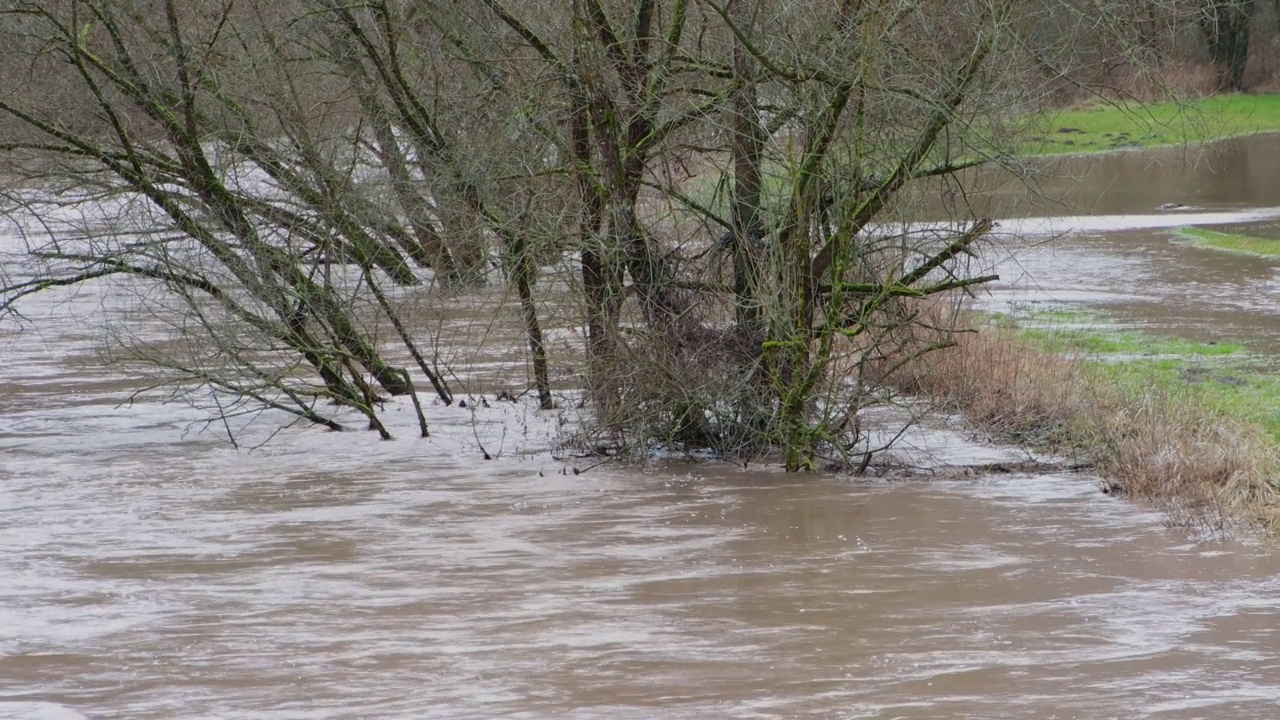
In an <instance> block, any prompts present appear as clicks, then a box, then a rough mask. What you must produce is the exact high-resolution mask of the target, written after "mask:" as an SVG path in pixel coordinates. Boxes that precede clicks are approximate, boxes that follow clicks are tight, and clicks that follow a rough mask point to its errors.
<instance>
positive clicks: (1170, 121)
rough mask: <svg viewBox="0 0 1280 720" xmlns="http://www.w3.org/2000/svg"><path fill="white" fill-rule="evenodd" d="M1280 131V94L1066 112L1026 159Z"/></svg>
mask: <svg viewBox="0 0 1280 720" xmlns="http://www.w3.org/2000/svg"><path fill="white" fill-rule="evenodd" d="M1270 131H1280V94H1277V95H1216V96H1212V97H1206V98H1201V99H1199V100H1190V101H1186V102H1162V103H1153V104H1149V105H1138V104H1131V105H1127V106H1117V105H1098V106H1095V107H1090V108H1086V109H1081V110H1066V111H1062V112H1058V113H1053V114H1051V115H1047V116H1046V117H1045V122H1044V123H1043V124H1042V125H1041V126H1040V127H1039V128H1038V129H1037V130H1036V131H1035V132H1034V134H1032V135H1031V136H1030V137H1029V138H1028V139H1027V141H1026V142H1024V143H1023V144H1022V151H1023V154H1025V155H1059V154H1067V153H1089V152H1102V151H1107V150H1122V149H1127V148H1146V147H1155V146H1158V145H1181V144H1183V143H1201V142H1208V141H1210V140H1219V139H1222V138H1227V137H1234V136H1237V135H1251V134H1254V133H1260V132H1270Z"/></svg>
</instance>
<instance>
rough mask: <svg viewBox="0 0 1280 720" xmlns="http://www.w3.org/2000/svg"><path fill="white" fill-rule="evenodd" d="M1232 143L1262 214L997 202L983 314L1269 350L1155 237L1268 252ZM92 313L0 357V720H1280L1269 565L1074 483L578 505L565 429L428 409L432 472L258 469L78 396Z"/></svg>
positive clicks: (609, 489) (944, 453)
mask: <svg viewBox="0 0 1280 720" xmlns="http://www.w3.org/2000/svg"><path fill="white" fill-rule="evenodd" d="M1237 146H1239V147H1241V148H1243V149H1242V150H1240V151H1239V152H1236V151H1234V150H1233V151H1230V152H1228V151H1222V154H1221V155H1217V156H1214V157H1213V158H1212V162H1213V165H1212V166H1211V167H1212V168H1215V169H1214V171H1213V172H1215V173H1222V174H1231V173H1232V172H1237V173H1246V174H1247V173H1255V175H1251V176H1250V177H1252V178H1253V179H1252V180H1249V181H1248V182H1241V181H1240V180H1239V178H1238V177H1235V176H1232V177H1231V178H1224V179H1222V181H1221V185H1216V184H1213V183H1214V182H1216V181H1215V180H1214V178H1217V177H1218V175H1212V174H1211V175H1208V176H1205V175H1203V173H1205V172H1208V171H1207V170H1206V169H1205V168H1207V167H1210V166H1209V165H1206V164H1204V163H1208V162H1209V160H1205V159H1201V160H1199V161H1196V162H1188V163H1186V164H1183V165H1177V166H1168V165H1160V166H1159V167H1173V169H1171V170H1168V171H1167V172H1162V173H1157V174H1155V175H1154V176H1153V175H1150V174H1148V173H1146V172H1140V171H1141V170H1142V169H1143V168H1150V167H1152V165H1151V163H1152V162H1155V161H1157V160H1158V161H1159V162H1164V163H1173V162H1175V161H1176V160H1177V156H1176V155H1170V156H1168V158H1166V156H1165V155H1162V154H1160V153H1151V154H1137V153H1132V154H1125V155H1117V156H1111V157H1108V158H1103V159H1095V160H1094V161H1091V162H1096V163H1097V164H1096V165H1088V164H1084V165H1072V166H1071V168H1069V169H1070V170H1071V171H1072V172H1073V173H1077V174H1078V173H1084V170H1082V169H1081V168H1088V169H1089V173H1095V174H1094V175H1089V174H1087V173H1086V175H1085V179H1086V182H1088V183H1093V185H1091V186H1090V187H1092V188H1094V189H1095V190H1097V191H1098V192H1099V196H1100V197H1102V198H1104V200H1102V201H1101V202H1100V203H1093V204H1092V205H1086V203H1084V202H1083V200H1082V198H1084V199H1087V197H1088V192H1089V190H1088V188H1084V189H1079V188H1078V186H1072V187H1077V190H1074V191H1073V192H1078V193H1083V194H1082V195H1079V196H1077V197H1076V199H1075V200H1073V201H1072V202H1073V203H1075V205H1074V206H1073V209H1072V211H1071V213H1069V214H1070V215H1072V216H1073V217H1064V216H1065V215H1067V214H1068V213H1064V212H1063V211H1062V209H1061V208H1058V209H1057V210H1054V211H1053V213H1056V215H1054V217H1056V219H1055V220H1053V221H1052V222H1049V221H1042V220H1027V219H1025V218H1026V217H1027V216H1031V217H1033V218H1044V217H1049V216H1050V215H1051V213H1048V212H1045V211H1044V208H1043V207H1042V206H1026V207H1025V208H1024V209H1019V208H1020V207H1022V206H1019V205H1017V203H1020V202H1022V200H1019V199H1018V196H1017V195H1016V194H1015V193H1014V192H1013V191H1008V192H1007V193H1006V191H1005V190H1003V189H1002V188H996V189H995V191H994V192H993V193H992V196H991V197H992V198H993V200H992V202H995V203H997V207H999V205H998V204H999V203H1013V204H1011V205H1006V206H1004V207H1008V208H1010V212H1009V213H1008V216H1013V217H1019V216H1020V217H1023V218H1024V219H1021V220H1007V221H1005V223H1004V224H1003V225H1002V228H1004V230H1005V231H1006V232H1007V233H1008V234H1009V235H1010V236H1012V235H1014V234H1015V233H1014V230H1015V229H1017V230H1020V231H1021V230H1025V231H1026V232H1019V233H1018V234H1019V235H1020V236H1022V235H1026V236H1030V237H1031V244H1032V247H1029V248H1028V247H1020V248H1019V254H1018V260H1017V262H1016V263H1015V262H1014V261H1012V260H1006V259H1003V256H1001V255H1000V253H1001V252H1003V251H1004V250H1006V249H1008V250H1010V251H1011V250H1012V248H1013V240H1009V241H1008V242H1009V245H1008V248H1005V247H1003V246H1000V245H997V246H995V248H994V253H995V255H994V258H995V259H994V262H999V263H1000V264H1001V268H1002V273H1003V274H1004V275H1005V278H1006V279H1005V281H1004V282H1003V284H1002V285H1001V286H1000V287H999V288H997V289H996V291H995V292H994V293H993V295H992V299H991V300H990V302H991V303H993V304H996V303H1001V302H1005V303H1008V302H1014V303H1025V302H1032V301H1037V300H1039V301H1048V302H1055V303H1063V302H1066V303H1070V302H1081V303H1086V304H1088V303H1092V304H1098V305H1106V306H1107V307H1110V308H1113V309H1115V310H1116V311H1118V312H1119V311H1123V312H1129V313H1131V316H1132V318H1134V320H1135V322H1136V321H1140V320H1141V321H1145V322H1156V323H1165V324H1167V325H1168V326H1170V327H1175V326H1176V327H1178V328H1182V329H1184V330H1186V331H1187V332H1189V333H1199V332H1204V333H1214V332H1228V331H1230V330H1238V331H1240V332H1246V331H1247V332H1248V333H1249V334H1250V337H1253V338H1255V339H1256V341H1257V342H1258V343H1260V344H1261V346H1262V347H1263V348H1265V347H1270V346H1269V345H1267V343H1269V342H1272V341H1271V340H1270V339H1269V338H1272V337H1280V332H1277V331H1276V330H1275V329H1274V328H1273V327H1272V325H1273V321H1275V320H1276V317H1277V316H1276V311H1275V309H1274V308H1272V307H1271V306H1270V303H1271V302H1272V300H1273V299H1274V294H1275V292H1276V291H1277V290H1280V286H1277V284H1276V283H1277V276H1276V271H1277V268H1280V265H1276V264H1273V263H1270V262H1267V261H1259V260H1253V259H1239V258H1233V257H1230V256H1222V255H1218V254H1213V253H1207V252H1206V251H1199V250H1196V249H1194V248H1187V247H1184V246H1179V245H1175V244H1172V243H1170V242H1169V241H1168V237H1167V235H1166V234H1165V230H1162V229H1161V228H1160V226H1161V225H1163V226H1164V227H1168V226H1170V222H1172V221H1169V220H1168V219H1167V217H1168V215H1169V213H1167V212H1161V211H1158V210H1156V209H1155V208H1156V206H1158V205H1159V204H1161V203H1164V202H1175V201H1179V202H1184V203H1186V204H1188V205H1192V206H1193V207H1192V208H1189V209H1186V210H1181V211H1177V212H1179V213H1181V214H1182V216H1183V217H1184V218H1192V219H1203V218H1206V217H1208V218H1210V220H1211V221H1212V222H1214V223H1222V222H1225V223H1228V224H1231V223H1234V224H1236V225H1237V226H1239V227H1241V228H1245V227H1259V226H1261V225H1265V224H1266V223H1269V222H1274V221H1275V218H1277V217H1280V210H1274V209H1272V208H1274V207H1276V206H1280V189H1277V185H1280V184H1278V183H1275V182H1274V181H1273V180H1272V179H1273V178H1275V177H1280V174H1277V173H1274V172H1272V170H1269V169H1267V168H1272V169H1275V170H1280V143H1277V142H1275V141H1274V140H1271V139H1254V140H1250V141H1241V142H1239V143H1236V144H1233V145H1230V146H1229V147H1237ZM1214 152H1218V151H1217V150H1215V151H1214ZM1153 158H1155V160H1153ZM1162 158H1163V159H1162ZM1071 162H1073V163H1074V162H1076V161H1071ZM1242 162H1243V163H1245V164H1246V165H1247V168H1245V169H1240V168H1239V167H1237V165H1238V164H1239V163H1242ZM1233 163H1234V164H1233ZM1268 163H1269V164H1268ZM1107 168H1111V169H1110V170H1108V169H1107ZM1233 168H1236V169H1235V170H1233ZM1108 173H1127V174H1125V175H1124V178H1126V179H1123V182H1122V181H1121V180H1120V179H1116V178H1115V177H1112V176H1111V175H1108ZM1188 174H1190V177H1191V178H1192V179H1187V176H1188ZM1089 178H1095V179H1092V180H1090V179H1089ZM1108 178H1111V179H1108ZM1264 181H1266V182H1265V183H1264ZM1157 185H1158V187H1156V186H1157ZM1121 186H1122V187H1124V188H1125V190H1124V191H1123V193H1124V194H1123V199H1116V198H1117V195H1115V194H1114V193H1116V192H1120V191H1117V190H1114V189H1108V190H1107V192H1105V193H1102V192H1101V190H1103V189H1106V188H1116V187H1121ZM1001 193H1006V194H1005V195H1001ZM1188 200H1190V202H1188ZM1077 201H1079V202H1077ZM1077 216H1078V217H1077ZM1142 218H1147V219H1145V220H1144V219H1142ZM1162 218H1165V219H1162ZM1179 222H1180V220H1179ZM1037 228H1038V229H1037ZM1072 228H1083V230H1076V231H1073V232H1070V233H1069V234H1068V235H1067V236H1065V237H1062V238H1059V239H1058V240H1057V241H1056V242H1054V243H1053V244H1051V245H1037V244H1036V243H1038V242H1039V240H1038V239H1037V238H1042V237H1047V236H1048V235H1050V234H1056V233H1059V232H1065V231H1067V230H1071V229H1072ZM1036 233H1041V234H1040V235H1037V234H1036ZM1018 242H1019V243H1024V244H1025V242H1024V241H1023V240H1018ZM1011 269H1012V270H1016V272H1009V270H1011ZM105 298H106V296H105V295H104V294H103V293H101V292H96V291H95V290H94V289H93V288H87V289H84V290H82V291H80V292H77V293H69V292H68V293H62V294H53V295H50V296H48V298H47V299H43V300H40V303H41V304H39V305H37V306H35V307H34V308H31V309H30V311H29V314H31V315H32V316H33V317H34V318H35V319H41V318H43V319H44V320H46V321H47V322H46V324H45V325H44V326H43V329H41V330H39V331H33V330H28V331H24V332H22V333H9V334H3V335H0V357H3V359H4V362H3V363H0V718H6V719H12V718H23V719H24V720H35V719H37V718H38V719H41V720H52V719H60V718H80V717H88V718H121V719H143V720H150V719H154V720H168V719H170V718H260V719H262V720H284V719H286V718H297V719H299V720H302V719H309V718H333V719H338V718H343V719H347V718H350V719H355V718H404V719H409V718H679V719H684V718H791V717H814V718H842V719H843V718H884V719H888V718H912V719H923V718H939V719H941V718H1026V719H1031V718H1035V719H1041V718H1081V719H1086V718H1087V719H1096V718H1154V719H1169V720H1174V719H1178V720H1182V719H1186V720H1190V719H1192V718H1215V719H1217V718H1280V553H1277V552H1276V551H1275V549H1274V547H1271V546H1268V545H1264V544H1261V543H1257V542H1253V541H1249V540H1244V539H1236V540H1224V539H1208V540H1206V539H1203V538H1197V537H1192V536H1189V535H1188V534H1187V533H1185V532H1183V531H1179V530H1173V529H1170V528H1167V527H1166V526H1165V525H1164V522H1163V518H1162V515H1160V514H1159V513H1157V512H1155V511H1153V510H1151V509H1148V508H1143V507H1139V506H1135V505H1133V504H1130V503H1126V502H1122V501H1117V500H1114V499H1112V498H1110V497H1108V496H1105V495H1103V494H1101V493H1100V492H1099V491H1098V490H1097V489H1096V486H1095V485H1094V483H1093V480H1092V479H1091V478H1090V477H1089V476H1087V475H1039V476H1025V475H1006V476H999V477H989V478H982V479H979V480H976V481H967V482H959V481H945V482H933V483H924V482H911V483H906V482H896V483H895V482H884V481H850V480H848V479H845V478H839V477H823V476H797V477H788V476H785V475H783V474H781V473H778V472H776V471H774V470H773V469H770V468H745V469H743V468H736V467H731V466H728V465H699V466H690V465H681V464H676V463H669V464H658V465H656V466H654V467H651V468H648V469H646V470H640V469H634V468H617V467H608V466H605V467H598V468H594V469H591V470H589V471H587V472H583V473H582V474H574V469H575V467H577V468H578V469H585V464H584V463H588V462H590V461H588V460H576V459H574V458H572V457H567V458H566V457H560V456H559V455H556V454H554V453H549V452H548V451H547V448H549V447H553V446H554V444H555V437H556V434H557V432H558V430H559V427H560V425H561V423H562V422H572V417H565V416H562V415H561V414H559V413H552V414H545V413H539V412H538V411H535V410H533V409H531V408H529V407H528V406H524V405H512V404H509V403H494V404H493V407H490V408H483V407H481V408H469V409H462V408H457V407H453V408H443V407H439V406H437V405H431V406H429V407H428V414H429V417H430V419H431V421H432V423H433V425H432V429H433V431H434V433H435V435H434V437H433V438H432V439H430V440H417V439H413V435H412V433H411V432H399V433H398V434H399V438H400V439H398V440H396V441H394V442H390V443H383V442H379V441H378V440H377V439H376V438H375V437H374V436H373V435H372V434H370V433H341V434H334V433H326V432H320V431H316V430H314V429H308V428H289V429H286V430H284V431H281V432H279V433H276V428H277V425H278V423H277V422H276V421H275V419H273V418H271V417H252V416H249V417H240V418H237V419H236V423H237V425H238V426H240V427H241V429H242V435H241V437H242V439H245V440H246V444H247V445H254V444H255V443H256V442H257V441H262V440H267V439H268V438H270V439H271V442H269V443H268V444H266V445H263V446H261V447H259V448H257V449H253V450H249V449H241V450H239V451H237V450H235V449H232V448H230V447H228V446H227V445H226V444H225V443H224V442H222V440H221V439H220V437H219V435H218V432H219V430H220V428H221V426H220V425H219V424H218V423H205V422H201V418H203V417H205V415H203V414H201V413H200V412H197V411H194V410H192V409H191V408H188V407H186V406H182V405H165V404H161V403H159V402H158V401H157V400H156V399H155V398H151V397H145V396H144V397H141V398H137V399H135V400H134V401H133V402H127V400H128V399H129V393H130V392H131V390H132V389H133V388H134V387H135V383H133V382H132V381H130V380H129V379H128V378H125V377H122V376H120V375H119V374H117V373H115V372H113V371H111V370H108V369H103V368H100V367H98V366H97V365H95V364H93V362H92V347H93V346H94V345H95V344H96V343H99V342H100V341H101V340H102V337H101V335H100V333H99V332H97V331H95V330H94V329H93V328H94V327H95V326H94V324H93V323H92V322H88V321H86V320H85V319H84V318H86V317H89V316H92V315H93V314H94V313H95V312H99V311H100V310H101V308H102V306H103V304H104V302H107V299H105ZM1223 326H1226V327H1225V328H1224V327H1223ZM1260 352H1261V351H1260ZM390 415H391V422H392V423H393V424H394V423H398V425H397V426H396V427H397V429H398V430H401V431H403V430H405V429H406V428H412V425H413V421H412V418H411V417H410V416H409V415H408V411H407V409H404V410H403V415H404V417H398V416H397V415H396V413H395V411H394V409H393V411H392V412H391V413H390ZM569 415H571V413H569ZM273 433H274V435H273ZM913 443H914V444H915V445H914V448H913V451H914V452H916V453H918V454H919V456H920V457H922V458H927V459H929V460H930V461H931V462H964V461H969V460H974V461H980V460H983V459H989V458H991V457H997V458H999V457H1016V456H1017V454H1016V452H1013V451H1010V450H1007V449H998V448H997V449H991V448H981V447H976V446H973V445H972V444H971V443H968V442H967V441H966V440H965V438H964V436H963V435H962V434H956V433H950V434H948V433H946V432H942V431H938V432H932V433H929V432H922V433H921V434H919V435H918V436H916V437H915V438H914V439H913ZM480 444H483V445H484V446H485V448H486V450H487V451H488V452H490V453H491V454H492V455H494V456H495V457H496V459H495V460H492V461H489V462H485V461H483V460H481V459H480V452H479V445H480ZM557 458H559V459H557Z"/></svg>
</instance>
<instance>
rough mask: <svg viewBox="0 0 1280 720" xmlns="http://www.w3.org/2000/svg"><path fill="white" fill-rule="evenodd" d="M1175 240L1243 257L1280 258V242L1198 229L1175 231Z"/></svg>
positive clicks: (1185, 228)
mask: <svg viewBox="0 0 1280 720" xmlns="http://www.w3.org/2000/svg"><path fill="white" fill-rule="evenodd" d="M1174 234H1175V239H1177V240H1180V241H1182V242H1186V243H1189V244H1192V245H1196V246H1199V247H1206V248H1211V249H1214V250H1222V251H1224V252H1233V253H1239V254H1242V255H1257V256H1259V257H1269V258H1280V240H1272V239H1269V238H1260V237H1254V236H1252V235H1241V234H1239V233H1224V232H1218V231H1217V230H1206V229H1204V228H1198V227H1183V228H1178V229H1177V230H1175V231H1174Z"/></svg>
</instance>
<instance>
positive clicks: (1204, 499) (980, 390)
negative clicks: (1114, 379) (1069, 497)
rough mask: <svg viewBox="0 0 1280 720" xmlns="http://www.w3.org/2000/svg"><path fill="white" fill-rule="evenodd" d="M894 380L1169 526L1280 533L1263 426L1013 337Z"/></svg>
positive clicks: (954, 350)
mask: <svg viewBox="0 0 1280 720" xmlns="http://www.w3.org/2000/svg"><path fill="white" fill-rule="evenodd" d="M896 383H897V384H899V386H900V387H902V388H903V389H905V390H908V391H911V392H915V393H918V394H921V395H924V396H926V397H930V398H932V399H934V400H936V401H938V402H939V403H941V404H942V405H943V406H944V407H946V408H947V409H950V410H953V411H956V412H959V413H961V414H962V415H963V416H964V417H966V418H967V419H968V420H969V421H970V422H971V423H973V424H974V425H975V426H976V427H978V428H981V429H983V430H985V431H987V432H989V433H991V434H992V435H993V436H994V437H996V438H998V439H1001V440H1005V441H1013V442H1017V443H1020V444H1024V445H1027V446H1029V447H1032V448H1036V449H1038V450H1042V451H1046V452H1050V453H1054V454H1059V455H1067V456H1071V457H1072V458H1073V459H1074V460H1076V461H1084V462H1088V463H1091V464H1093V465H1094V467H1096V469H1097V472H1098V474H1099V476H1100V478H1101V481H1102V485H1103V489H1104V490H1107V491H1114V492H1117V493H1120V494H1124V495H1127V496H1130V497H1135V498H1141V499H1144V500H1148V501H1150V502H1153V503H1155V504H1156V505H1158V506H1160V507H1162V508H1164V509H1165V510H1167V511H1168V512H1169V513H1170V517H1171V519H1172V521H1173V522H1175V523H1177V524H1180V525H1188V526H1201V527H1208V528H1213V529H1222V528H1224V527H1226V526H1228V525H1235V524H1240V523H1243V524H1250V525H1253V524H1261V525H1265V526H1267V527H1268V528H1269V529H1271V530H1277V529H1280V491H1277V488H1276V486H1275V485H1273V484H1272V480H1273V479H1274V478H1276V477H1278V476H1280V449H1278V448H1277V447H1276V445H1275V443H1274V442H1273V441H1272V440H1271V439H1270V438H1269V437H1268V436H1267V435H1266V434H1265V433H1264V432H1263V431H1262V429H1261V428H1258V427H1255V426H1251V425H1245V424H1241V423H1239V422H1236V421H1233V420H1231V419H1230V418H1225V417H1222V416H1220V415H1219V414H1217V413H1214V412H1212V411H1210V410H1208V409H1206V408H1203V407H1201V406H1198V405H1196V404H1194V403H1192V402H1189V401H1187V400H1185V399H1182V398H1179V397H1174V396H1171V395H1169V394H1168V393H1161V392H1156V391H1142V392H1135V391H1133V390H1132V389H1128V390H1126V389H1124V388H1119V387H1117V386H1115V385H1114V384H1113V383H1111V382H1109V381H1108V380H1107V379H1106V377H1105V376H1104V375H1103V374H1101V373H1097V372H1094V371H1091V369H1090V368H1089V367H1088V366H1087V365H1086V364H1085V363H1084V362H1081V361H1078V360H1075V359H1072V358H1068V357H1063V356H1060V355H1055V354H1053V353H1048V352H1045V351H1042V350H1040V349H1038V348H1035V347H1033V346H1032V345H1030V344H1028V343H1027V342H1026V341H1023V340H1021V339H1019V338H1018V337H1016V335H1014V334H1013V333H1012V332H1009V331H1005V330H1001V329H997V328H984V329H983V330H982V331H980V332H977V333H966V334H963V335H959V336H957V338H956V345H955V346H954V347H951V348H947V349H945V350H941V351H937V352H934V353H931V354H928V355H925V356H923V357H921V358H920V359H919V360H918V361H916V362H913V363H910V364H909V365H908V366H907V367H906V368H904V371H903V372H902V373H900V374H899V376H898V377H897V379H896Z"/></svg>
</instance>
